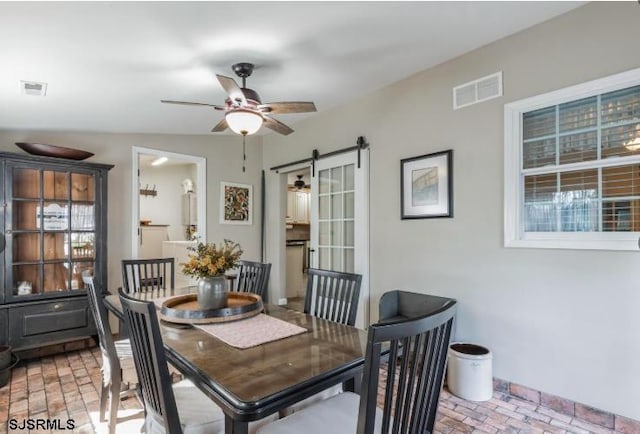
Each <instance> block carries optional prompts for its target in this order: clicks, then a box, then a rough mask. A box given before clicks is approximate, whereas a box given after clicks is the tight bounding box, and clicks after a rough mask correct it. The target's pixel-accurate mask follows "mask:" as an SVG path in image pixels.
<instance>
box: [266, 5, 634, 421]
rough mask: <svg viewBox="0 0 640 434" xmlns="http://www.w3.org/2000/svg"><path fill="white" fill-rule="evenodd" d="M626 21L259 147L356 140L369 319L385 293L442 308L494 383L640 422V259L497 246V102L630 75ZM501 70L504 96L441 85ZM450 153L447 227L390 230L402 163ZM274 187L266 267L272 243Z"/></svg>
mask: <svg viewBox="0 0 640 434" xmlns="http://www.w3.org/2000/svg"><path fill="white" fill-rule="evenodd" d="M638 18H640V7H638V5H637V4H636V2H628V3H606V2H605V3H593V4H588V5H586V6H584V7H582V8H579V9H577V10H575V11H574V12H570V13H569V14H566V15H564V16H560V17H558V18H556V19H553V20H551V21H548V22H546V23H543V24H540V25H538V26H535V27H533V28H530V29H528V30H526V31H524V32H521V33H519V34H517V35H514V36H511V37H508V38H505V39H503V40H500V41H497V42H495V43H493V44H490V45H488V46H485V47H483V48H480V49H478V50H476V51H473V52H471V53H469V54H466V55H464V56H462V57H460V58H457V59H454V60H452V61H450V62H447V63H445V64H442V65H440V66H437V67H435V68H432V69H429V70H427V71H424V72H422V73H419V74H417V75H414V76H412V77H409V78H408V79H406V80H403V81H401V82H399V83H396V84H394V85H392V86H389V87H386V88H384V89H381V90H379V91H377V92H374V93H372V94H370V95H367V96H365V97H362V98H361V99H359V100H357V101H355V102H353V103H350V104H348V105H346V106H343V107H340V108H337V109H334V110H331V111H327V112H322V113H320V114H319V115H318V116H315V117H312V118H310V119H308V120H305V121H304V122H301V123H298V124H296V125H295V129H296V133H295V134H292V135H291V136H289V137H279V136H276V135H269V136H267V137H265V151H264V167H265V168H266V169H268V168H269V167H272V166H274V165H277V164H280V163H286V162H289V161H295V160H297V159H300V158H304V157H307V156H309V155H310V152H311V150H312V149H313V148H318V149H319V150H320V152H327V151H331V150H335V149H338V148H342V147H345V146H351V145H353V144H355V140H356V137H357V136H358V135H364V136H366V137H367V139H368V141H369V142H370V144H371V199H370V203H371V216H370V219H371V222H370V225H371V226H370V232H371V234H372V235H371V247H370V248H371V254H370V270H371V311H372V320H375V317H376V315H377V313H376V312H377V303H378V300H379V298H380V295H381V294H382V293H383V292H385V291H387V290H391V289H407V290H412V291H419V292H425V293H431V294H436V295H444V296H449V297H454V298H456V299H458V301H459V316H458V324H457V336H456V337H457V339H459V340H468V341H473V342H478V343H481V344H486V345H488V346H489V347H490V348H491V349H492V350H493V352H494V367H495V371H494V374H495V376H497V377H500V378H503V379H506V380H510V381H513V382H517V383H520V384H523V385H526V386H530V387H533V388H536V389H539V390H542V391H545V392H548V393H552V394H555V395H559V396H562V397H565V398H569V399H573V400H576V401H579V402H582V403H585V404H588V405H591V406H594V407H597V408H601V409H605V410H608V411H612V412H615V413H618V414H621V415H624V416H628V417H631V418H634V419H640V406H638V402H640V375H639V373H638V370H639V368H640V344H639V343H640V315H638V311H639V309H640V273H638V269H639V268H638V267H639V265H640V253H638V252H612V251H578V250H560V251H558V250H544V249H506V248H504V247H503V235H502V234H503V217H502V216H503V106H504V104H505V103H507V102H510V101H514V100H518V99H521V98H524V97H528V96H533V95H536V94H540V93H543V92H547V91H551V90H554V89H558V88H562V87H565V86H568V85H572V84H577V83H581V82H584V81H587V80H591V79H595V78H598V77H603V76H606V75H609V74H613V73H617V72H621V71H625V70H628V69H632V68H637V67H639V66H640V58H639V57H638V55H637V53H638V41H637V37H636V32H635V30H634V29H635V28H637V23H638ZM434 43H437V41H434ZM425 50H429V47H425ZM415 55H417V56H419V55H420V53H419V52H416V53H415ZM500 70H502V71H504V88H505V93H504V97H503V98H499V99H495V100H492V101H489V102H486V103H483V104H479V105H476V106H472V107H468V108H464V109H461V110H458V111H453V110H452V108H451V107H452V101H451V93H452V91H451V89H452V87H453V86H455V85H458V84H462V83H465V82H467V81H469V80H472V79H475V78H479V77H482V76H484V75H487V74H490V73H493V72H496V71H500ZM450 148H451V149H453V150H454V174H455V176H454V192H455V193H454V200H455V218H453V219H428V220H416V221H401V220H400V197H399V190H400V185H399V184H400V159H402V158H406V157H412V156H417V155H421V154H426V153H430V152H435V151H441V150H445V149H450ZM279 177H280V175H276V174H274V173H273V172H270V173H269V172H268V185H267V197H268V201H267V204H268V209H267V219H268V225H269V226H268V228H269V230H268V231H267V242H268V255H269V259H270V260H273V258H274V257H276V255H277V253H278V248H277V245H278V243H280V244H284V235H283V230H282V227H283V220H280V217H281V212H280V210H281V209H282V207H283V201H282V188H281V187H280V186H279V183H278V179H279ZM277 274H278V270H276V276H277ZM275 290H276V291H277V288H276V289H275ZM272 297H273V299H277V295H275V296H272Z"/></svg>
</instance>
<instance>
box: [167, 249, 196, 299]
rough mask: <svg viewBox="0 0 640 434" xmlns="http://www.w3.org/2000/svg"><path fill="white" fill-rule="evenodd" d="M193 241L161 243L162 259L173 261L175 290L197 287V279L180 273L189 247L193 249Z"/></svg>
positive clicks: (186, 258)
mask: <svg viewBox="0 0 640 434" xmlns="http://www.w3.org/2000/svg"><path fill="white" fill-rule="evenodd" d="M197 245H198V243H197V242H195V241H165V242H163V243H162V257H163V258H173V260H174V261H175V275H176V288H181V287H183V286H194V285H197V279H196V278H195V277H191V276H189V275H187V274H184V273H183V272H182V266H181V265H180V264H183V263H185V262H187V261H188V260H189V255H190V254H191V253H192V252H191V251H189V247H195V246H197Z"/></svg>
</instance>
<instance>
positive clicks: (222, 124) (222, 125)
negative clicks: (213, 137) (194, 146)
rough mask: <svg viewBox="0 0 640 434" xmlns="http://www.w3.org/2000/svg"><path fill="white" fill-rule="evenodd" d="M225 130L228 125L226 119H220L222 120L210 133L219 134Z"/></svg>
mask: <svg viewBox="0 0 640 434" xmlns="http://www.w3.org/2000/svg"><path fill="white" fill-rule="evenodd" d="M227 128H229V125H228V124H227V118H222V120H221V121H220V122H218V123H217V124H216V126H215V127H213V129H212V130H211V132H212V133H220V132H222V131H224V130H226V129H227Z"/></svg>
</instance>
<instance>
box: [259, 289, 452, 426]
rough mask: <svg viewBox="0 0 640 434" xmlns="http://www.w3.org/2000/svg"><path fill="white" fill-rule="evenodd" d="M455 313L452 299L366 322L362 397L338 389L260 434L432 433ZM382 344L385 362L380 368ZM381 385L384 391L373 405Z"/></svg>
mask: <svg viewBox="0 0 640 434" xmlns="http://www.w3.org/2000/svg"><path fill="white" fill-rule="evenodd" d="M455 312H456V301H455V300H451V299H450V300H448V301H447V302H446V303H445V304H444V305H442V306H441V307H440V308H439V309H437V310H432V311H431V312H429V313H427V314H424V315H422V316H415V317H412V318H409V319H398V320H397V321H389V322H382V323H377V324H373V325H371V326H369V331H368V335H367V348H366V353H365V363H364V372H363V378H362V389H361V391H360V395H357V394H355V393H351V392H344V393H341V394H339V395H336V396H335V397H333V398H330V399H327V400H325V401H322V402H319V403H316V404H314V405H312V406H310V407H308V408H306V409H304V410H301V411H298V412H296V413H293V414H292V415H290V416H287V417H285V418H283V419H280V420H278V421H276V422H273V423H271V424H269V425H266V426H264V427H262V429H260V430H258V433H259V434H294V433H301V432H303V433H305V434H321V433H331V434H343V433H344V434H347V433H349V434H353V433H356V432H357V433H358V434H373V433H389V432H393V433H409V432H410V433H432V432H433V427H434V424H435V419H436V412H437V409H438V401H439V399H440V392H441V391H442V382H443V379H444V371H445V366H446V361H447V350H448V347H449V344H450V342H451V336H452V334H451V331H452V327H453V321H454V318H455ZM400 344H403V345H404V347H405V348H409V349H410V357H403V358H401V359H398V357H396V355H397V352H398V349H399V346H400ZM386 348H388V352H389V354H390V356H389V362H388V364H387V365H386V369H385V368H384V367H383V369H380V368H381V363H380V362H381V356H382V355H383V353H385V352H386V351H387V350H386ZM381 371H382V373H381ZM379 386H380V389H381V390H383V391H384V392H383V394H382V400H381V407H380V408H377V401H378V388H379Z"/></svg>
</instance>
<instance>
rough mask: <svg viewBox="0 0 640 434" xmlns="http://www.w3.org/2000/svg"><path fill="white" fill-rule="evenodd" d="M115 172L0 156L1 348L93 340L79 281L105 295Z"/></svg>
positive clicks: (68, 162) (46, 159) (75, 163)
mask: <svg viewBox="0 0 640 434" xmlns="http://www.w3.org/2000/svg"><path fill="white" fill-rule="evenodd" d="M112 167H113V166H110V165H104V164H95V163H84V162H78V161H71V160H64V159H60V158H50V157H35V156H30V155H22V154H13V153H0V177H1V178H2V180H3V184H2V187H0V202H1V203H2V205H3V210H2V213H0V227H1V228H2V233H0V264H1V266H0V282H1V283H2V288H1V290H0V325H2V326H3V327H2V328H3V329H4V330H5V331H4V333H0V344H10V345H11V346H12V347H13V348H14V349H16V350H22V349H26V348H33V347H38V346H42V345H48V344H52V343H57V342H63V341H68V340H73V339H77V338H83V337H88V336H92V335H95V334H96V329H95V324H94V321H93V318H92V317H91V314H90V312H89V309H88V301H87V296H86V290H85V289H84V284H83V282H82V274H83V273H84V272H87V273H90V274H93V276H94V279H95V282H96V286H97V287H98V288H102V289H103V290H106V288H107V272H106V265H107V255H106V249H107V224H106V216H107V176H108V171H109V170H110V169H111V168H112Z"/></svg>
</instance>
